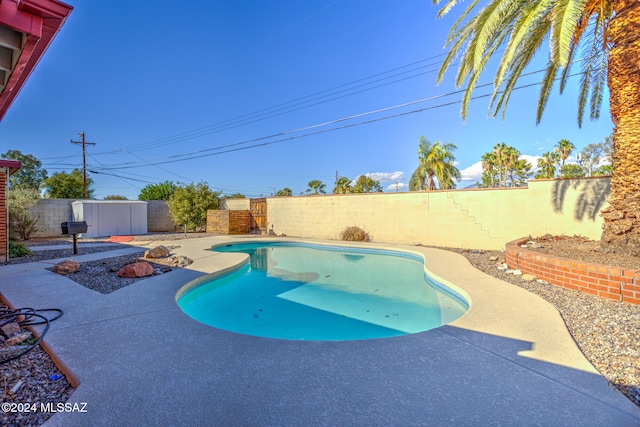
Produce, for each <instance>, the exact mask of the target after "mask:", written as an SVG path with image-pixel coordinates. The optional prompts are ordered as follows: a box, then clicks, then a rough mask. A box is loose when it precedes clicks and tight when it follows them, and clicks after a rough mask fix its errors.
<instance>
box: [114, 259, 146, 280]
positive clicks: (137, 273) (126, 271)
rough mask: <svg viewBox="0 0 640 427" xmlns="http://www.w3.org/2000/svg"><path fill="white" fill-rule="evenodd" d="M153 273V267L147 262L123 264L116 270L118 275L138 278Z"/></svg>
mask: <svg viewBox="0 0 640 427" xmlns="http://www.w3.org/2000/svg"><path fill="white" fill-rule="evenodd" d="M152 275H153V267H152V266H151V264H149V263H148V262H144V261H143V262H135V263H133V264H129V265H125V266H124V267H122V268H121V269H120V271H118V276H120V277H129V278H138V277H146V276H152Z"/></svg>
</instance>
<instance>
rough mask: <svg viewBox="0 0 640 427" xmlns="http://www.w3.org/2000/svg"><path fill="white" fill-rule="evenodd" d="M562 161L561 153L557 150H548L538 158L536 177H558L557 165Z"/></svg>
mask: <svg viewBox="0 0 640 427" xmlns="http://www.w3.org/2000/svg"><path fill="white" fill-rule="evenodd" d="M559 162H560V155H559V154H558V152H556V151H547V152H546V153H544V154H542V157H541V158H539V159H538V172H537V173H536V179H548V178H555V177H556V165H557V164H558V163H559Z"/></svg>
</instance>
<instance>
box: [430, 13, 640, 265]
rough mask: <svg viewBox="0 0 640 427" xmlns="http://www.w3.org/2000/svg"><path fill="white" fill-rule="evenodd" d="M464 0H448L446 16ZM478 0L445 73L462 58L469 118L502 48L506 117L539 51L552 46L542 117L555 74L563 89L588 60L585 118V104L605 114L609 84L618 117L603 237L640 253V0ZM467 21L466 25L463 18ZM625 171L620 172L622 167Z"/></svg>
mask: <svg viewBox="0 0 640 427" xmlns="http://www.w3.org/2000/svg"><path fill="white" fill-rule="evenodd" d="M441 1H442V0H435V2H436V3H440V2H441ZM459 2H460V1H459V0H446V4H445V6H444V7H443V8H442V9H441V10H440V12H439V14H438V15H439V16H442V15H445V14H446V13H448V12H449V11H450V10H451V9H452V7H453V6H454V5H455V4H456V3H459ZM477 4H478V2H477V1H474V2H473V3H472V4H471V5H470V6H469V7H468V8H467V9H465V11H464V12H462V15H461V16H460V18H459V19H458V20H457V21H456V23H455V24H454V26H453V27H452V29H451V32H450V33H449V37H448V39H447V44H448V45H449V46H450V47H451V50H450V51H449V53H448V55H447V57H446V58H445V61H444V62H443V64H442V67H441V69H440V72H439V74H438V81H442V78H443V76H444V73H445V72H446V70H447V69H448V68H449V66H450V65H451V64H452V62H453V61H454V59H455V60H458V59H459V61H460V65H459V68H458V72H457V75H456V84H457V85H459V86H461V85H462V84H463V83H464V82H465V80H466V81H467V83H466V90H465V94H464V96H463V99H462V117H463V118H466V115H467V110H468V105H469V100H470V99H471V93H472V92H473V89H474V88H475V86H476V84H477V82H478V78H479V77H480V74H481V73H482V71H483V70H484V68H485V66H486V65H487V63H488V62H489V59H490V58H492V57H493V56H494V55H496V54H497V52H498V51H500V52H503V53H502V58H501V60H500V63H499V64H498V67H497V70H496V74H495V77H494V82H493V83H494V92H493V96H492V97H491V101H490V103H489V108H490V110H492V113H493V115H497V114H498V112H499V111H501V110H502V113H503V116H504V112H505V110H506V106H507V104H508V101H509V97H510V96H511V93H512V92H513V90H514V88H515V85H516V82H517V80H518V79H519V77H520V76H521V75H522V74H523V71H524V70H525V69H526V67H527V65H529V63H530V62H531V60H532V59H533V57H534V54H535V53H537V52H538V50H539V48H540V47H541V46H543V45H546V44H548V45H549V61H548V63H547V69H546V73H545V75H544V77H543V79H542V82H541V88H540V95H539V98H538V107H537V112H536V121H537V122H538V123H539V122H540V119H541V118H542V113H543V111H544V108H545V106H546V104H547V100H548V98H549V94H550V92H551V89H552V87H553V85H554V83H555V81H556V80H559V82H560V92H561V93H562V91H563V90H564V89H565V87H566V83H567V79H568V78H569V76H571V75H572V73H571V64H573V63H574V62H579V63H581V64H582V65H581V67H582V69H581V70H580V72H579V74H580V86H579V90H578V125H582V120H583V116H584V112H585V109H586V108H587V106H588V107H589V110H590V118H591V119H592V120H594V119H597V118H599V117H600V109H601V106H602V101H603V98H604V90H605V84H607V85H608V88H609V110H610V114H611V120H612V121H613V124H614V127H613V141H614V155H613V171H614V173H613V177H612V179H611V195H610V197H609V206H608V207H607V208H606V209H605V210H603V211H602V216H603V218H604V227H603V232H602V238H601V243H602V244H603V245H604V244H606V245H609V246H610V248H614V249H617V250H620V251H621V252H628V253H632V254H640V215H636V213H637V207H638V206H640V156H638V155H637V154H636V151H637V148H636V147H637V144H638V142H637V141H640V61H638V58H640V31H639V28H638V23H639V22H640V2H638V1H637V0H618V1H613V0H562V1H560V0H546V1H545V0H530V1H526V2H524V1H522V2H514V1H511V0H491V1H490V3H489V4H488V5H487V6H485V7H484V8H483V9H481V10H480V11H479V12H478V14H477V15H475V16H472V17H470V13H471V11H472V10H474V9H475V7H476V6H477ZM463 22H464V24H463ZM616 171H621V173H616Z"/></svg>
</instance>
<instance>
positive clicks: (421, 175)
mask: <svg viewBox="0 0 640 427" xmlns="http://www.w3.org/2000/svg"><path fill="white" fill-rule="evenodd" d="M426 183H427V175H426V173H425V170H424V168H423V167H422V166H421V165H418V167H417V168H416V170H414V171H413V173H412V174H411V178H410V179H409V191H420V190H423V189H424V188H425V186H426Z"/></svg>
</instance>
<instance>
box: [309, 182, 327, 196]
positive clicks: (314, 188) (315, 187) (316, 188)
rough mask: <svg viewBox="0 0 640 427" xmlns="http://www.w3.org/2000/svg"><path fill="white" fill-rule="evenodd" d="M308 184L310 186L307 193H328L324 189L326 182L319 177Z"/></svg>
mask: <svg viewBox="0 0 640 427" xmlns="http://www.w3.org/2000/svg"><path fill="white" fill-rule="evenodd" d="M307 185H308V186H309V188H307V193H313V194H314V195H315V196H317V195H318V194H326V191H324V188H325V187H326V185H324V183H323V182H322V181H320V180H319V179H314V180H311V181H309V183H308V184H307Z"/></svg>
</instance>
